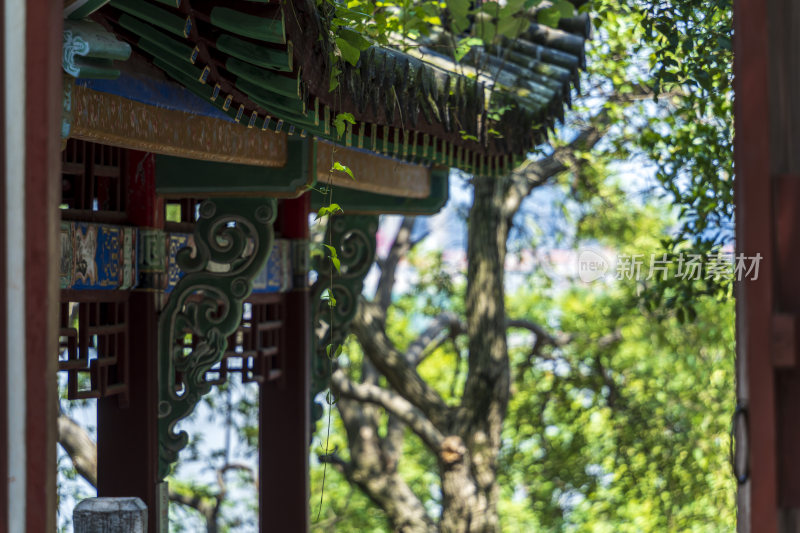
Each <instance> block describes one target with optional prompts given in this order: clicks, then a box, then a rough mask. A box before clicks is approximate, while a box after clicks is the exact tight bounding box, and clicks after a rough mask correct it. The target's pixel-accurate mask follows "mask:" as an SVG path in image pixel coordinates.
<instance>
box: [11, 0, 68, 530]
mask: <svg viewBox="0 0 800 533" xmlns="http://www.w3.org/2000/svg"><path fill="white" fill-rule="evenodd" d="M4 8H5V17H6V19H5V22H6V23H7V24H8V23H10V19H11V18H12V17H11V16H12V15H13V16H14V17H18V16H19V13H20V12H21V10H22V12H24V14H25V16H24V20H20V21H19V23H21V24H17V29H16V30H15V31H14V33H15V34H18V33H17V32H18V31H19V29H18V28H19V26H22V27H24V30H23V31H24V34H23V38H24V41H22V42H16V43H14V47H15V50H16V51H15V52H14V53H15V54H20V52H19V50H20V48H21V49H22V53H21V54H20V55H21V56H24V65H18V66H17V68H19V67H22V69H21V70H13V69H14V66H13V65H5V61H4V62H3V63H4V65H5V66H4V67H3V68H8V69H9V70H8V71H6V78H5V81H6V82H8V81H9V79H13V80H14V81H13V84H14V85H16V86H18V84H19V83H20V81H21V80H22V81H24V98H25V101H24V106H21V107H14V108H6V110H5V112H6V113H7V114H10V113H13V114H14V115H12V116H15V117H16V119H15V120H16V121H18V122H17V124H19V125H20V127H19V129H16V130H15V129H13V128H12V129H11V130H9V131H6V135H17V136H20V137H22V132H23V131H24V141H22V143H21V144H22V146H24V150H22V154H24V155H23V156H22V157H23V158H24V159H23V160H22V167H21V168H19V167H18V168H17V169H16V171H15V174H14V175H7V176H6V178H7V179H8V180H10V181H14V182H16V184H17V185H18V186H19V187H21V188H22V190H23V196H24V198H23V201H22V202H21V203H20V204H19V205H18V206H15V209H21V211H22V213H23V216H21V217H19V218H18V219H17V220H14V221H10V223H13V224H15V225H16V226H17V228H20V227H21V228H24V229H23V235H24V241H23V242H24V246H23V249H16V250H14V251H12V252H10V253H13V254H15V255H16V256H17V257H20V256H19V255H17V254H20V253H21V254H23V255H22V257H23V258H24V272H23V273H22V274H21V276H20V277H19V278H17V279H16V280H14V285H15V291H18V289H19V288H20V287H24V306H23V307H24V310H21V309H19V308H17V309H16V313H17V314H18V315H20V316H19V317H16V318H15V319H14V320H15V321H16V323H17V325H22V326H23V327H22V329H21V330H20V331H21V332H24V349H22V348H21V347H20V346H14V347H12V346H7V350H8V351H7V354H6V355H7V357H8V359H9V360H10V359H12V358H13V359H14V360H15V363H14V365H15V367H14V368H15V372H14V373H12V374H11V375H8V378H9V380H12V379H14V380H16V379H18V378H19V379H20V380H21V382H23V383H24V384H22V383H16V384H15V387H19V386H20V385H21V386H22V391H23V394H21V395H19V396H18V397H17V398H15V399H14V401H15V402H19V403H11V404H10V405H8V408H9V416H10V414H11V413H12V412H13V413H14V416H15V417H18V416H19V413H24V419H23V420H22V423H21V424H17V425H16V427H15V429H14V431H13V432H12V431H11V428H10V427H9V438H14V439H24V450H21V452H20V451H19V450H18V452H20V454H19V455H16V459H19V463H15V462H14V461H15V458H14V457H12V458H11V461H12V462H10V463H9V465H8V468H9V470H12V468H13V471H14V472H15V473H17V472H19V473H21V475H20V476H19V477H17V476H16V475H13V476H12V475H10V476H9V477H8V478H7V479H8V482H9V485H8V487H9V491H14V493H15V496H14V497H13V499H12V498H10V501H13V502H15V503H14V506H11V505H10V506H9V509H8V515H9V520H10V524H13V526H10V529H12V528H13V529H14V530H18V531H23V530H24V531H26V532H30V533H39V532H50V531H53V530H54V529H55V527H56V513H55V506H56V488H55V476H56V461H55V458H56V420H55V419H56V405H57V404H56V400H57V394H58V392H57V388H56V379H55V377H56V354H57V346H58V339H57V333H56V332H57V331H58V274H57V264H56V263H57V261H56V260H55V258H56V257H58V255H59V254H58V223H59V213H58V202H59V198H60V188H61V187H60V159H61V158H60V154H59V152H60V136H59V132H60V122H61V107H62V92H61V84H62V76H63V74H62V71H61V47H62V40H63V37H62V31H61V28H62V15H61V11H62V9H63V4H62V2H61V1H60V0H28V1H27V2H14V1H11V0H6V1H5V2H4ZM42 28H46V29H47V30H46V31H42ZM6 33H7V32H6V31H5V28H4V31H3V36H4V38H5V34H6ZM7 46H9V47H8V48H6V52H9V51H11V46H10V44H9V43H7ZM7 87H8V85H7ZM5 105H6V103H5V102H4V103H3V106H5ZM6 116H9V115H6ZM22 124H24V130H23V129H22V126H21V125H22ZM6 155H9V154H8V153H7V154H6ZM19 157H20V156H19V155H15V158H19ZM23 169H24V171H23ZM6 200H7V201H8V202H10V201H11V198H8V197H7V198H6ZM6 227H7V226H5V225H4V230H5V228H6ZM7 244H8V243H7ZM4 282H5V280H4ZM7 312H8V313H11V312H14V310H13V309H7ZM7 318H8V317H7ZM20 323H21V324H20ZM6 333H11V332H10V331H7V332H6ZM4 340H5V339H4ZM12 349H13V350H14V351H13V353H12V351H11V350H12ZM9 363H10V361H9ZM20 365H21V366H20ZM17 370H22V372H20V373H19V375H17V372H16V371H17ZM20 426H21V427H20ZM20 430H21V431H20ZM21 469H24V473H22V472H23V470H21ZM9 474H11V472H9ZM12 477H13V479H12ZM20 500H21V501H20Z"/></svg>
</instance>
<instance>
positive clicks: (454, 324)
mask: <svg viewBox="0 0 800 533" xmlns="http://www.w3.org/2000/svg"><path fill="white" fill-rule="evenodd" d="M447 332H450V333H451V334H460V333H463V332H464V326H463V324H462V322H461V319H459V317H458V315H456V314H455V313H451V312H446V313H442V314H440V315H439V316H437V317H436V318H435V319H434V321H433V324H431V325H430V326H428V329H426V330H425V331H423V332H422V333H421V334H420V336H419V337H417V339H416V340H415V341H414V342H412V343H411V344H410V345H409V346H408V349H407V350H406V360H407V361H408V362H409V363H410V364H412V365H414V366H417V365H419V364H420V363H421V362H422V359H423V355H424V354H425V353H426V352H429V351H430V350H429V348H430V347H431V346H432V345H433V344H435V345H436V346H438V345H439V344H441V343H442V342H444V340H445V339H446V338H447V336H446V335H442V334H443V333H447Z"/></svg>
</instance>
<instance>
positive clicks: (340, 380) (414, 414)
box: [331, 370, 444, 453]
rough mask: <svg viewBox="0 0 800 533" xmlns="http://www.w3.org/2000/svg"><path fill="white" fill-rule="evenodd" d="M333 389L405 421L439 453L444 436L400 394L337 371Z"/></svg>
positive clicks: (333, 377) (333, 379) (334, 376)
mask: <svg viewBox="0 0 800 533" xmlns="http://www.w3.org/2000/svg"><path fill="white" fill-rule="evenodd" d="M331 387H332V388H333V390H334V391H335V392H338V393H339V394H341V395H342V396H343V397H345V398H350V399H353V400H358V401H360V402H367V403H372V404H376V405H379V406H381V407H383V408H384V409H386V411H387V412H389V413H391V414H393V415H395V416H396V417H397V418H399V419H400V420H402V421H403V423H405V424H406V425H407V426H408V427H409V428H411V431H413V432H414V433H416V434H417V435H418V436H419V438H421V439H422V441H423V442H424V443H425V444H426V445H427V446H428V447H429V448H430V449H431V451H433V452H434V453H439V450H440V448H441V445H442V441H443V440H444V435H443V434H442V432H441V431H439V430H438V429H437V428H436V426H434V425H433V423H432V422H431V421H430V420H428V418H427V417H426V416H425V414H424V413H423V412H422V411H420V410H419V409H418V408H417V407H415V406H414V405H413V404H412V403H411V402H409V401H408V400H406V399H405V398H403V397H402V396H400V395H399V394H397V393H395V392H393V391H390V390H389V389H385V388H383V387H379V386H377V385H372V384H369V383H360V384H356V383H353V382H352V381H351V380H350V379H348V378H347V376H345V374H344V372H343V371H341V370H337V371H336V372H334V373H333V375H332V377H331Z"/></svg>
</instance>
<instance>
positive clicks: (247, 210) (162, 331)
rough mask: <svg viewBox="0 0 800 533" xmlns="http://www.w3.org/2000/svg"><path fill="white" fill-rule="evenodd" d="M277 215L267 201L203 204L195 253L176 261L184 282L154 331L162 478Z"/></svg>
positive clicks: (264, 253)
mask: <svg viewBox="0 0 800 533" xmlns="http://www.w3.org/2000/svg"><path fill="white" fill-rule="evenodd" d="M275 211H276V209H275V201H274V200H270V199H265V198H264V199H253V198H246V199H245V198H225V199H215V200H206V201H205V202H203V203H202V204H201V205H200V209H199V215H200V218H199V220H198V221H197V224H196V226H195V231H194V238H195V247H196V251H195V253H194V254H193V253H192V251H191V250H190V249H189V248H184V249H182V250H180V251H179V252H178V254H177V256H176V260H177V263H178V266H179V267H180V268H181V270H183V272H184V273H185V275H184V277H183V278H181V280H180V281H179V282H178V284H177V285H176V286H175V288H174V289H173V291H172V293H171V294H170V297H169V300H168V301H167V304H166V306H165V308H164V310H163V311H162V313H161V316H160V317H159V324H158V357H159V362H158V417H159V420H158V432H159V435H158V437H159V439H158V440H159V453H158V456H159V464H158V475H159V479H162V480H163V479H164V477H166V476H167V474H169V470H170V465H171V464H172V463H174V462H175V461H176V460H177V459H178V453H179V452H180V450H181V449H183V448H184V447H185V446H186V444H187V442H188V439H189V436H188V435H187V433H186V432H185V431H180V432H178V431H176V429H175V424H176V423H177V422H178V421H180V420H182V419H184V418H186V417H187V416H189V414H190V413H191V412H192V411H193V410H194V407H195V405H196V404H197V402H198V401H199V400H200V397H201V396H202V395H204V394H206V393H207V392H208V391H209V390H210V389H211V385H209V384H208V383H207V382H206V380H205V373H206V372H207V371H208V370H209V369H210V368H211V367H212V366H213V365H214V364H216V363H217V362H219V361H220V359H221V358H222V354H223V353H224V351H225V349H226V347H227V337H228V336H229V335H230V334H232V333H233V332H234V331H235V330H236V328H237V327H238V326H239V323H240V322H241V319H242V304H243V302H244V299H245V298H247V296H248V295H249V294H250V291H251V290H252V286H253V285H252V281H253V278H254V277H255V276H256V274H257V273H258V272H259V271H260V270H262V269H263V268H264V265H265V264H266V261H267V257H268V255H269V252H270V250H271V249H272V244H273V241H274V232H273V229H272V222H273V220H274V218H275ZM188 335H191V342H190V343H187V339H188V337H187V336H188ZM178 376H180V379H178Z"/></svg>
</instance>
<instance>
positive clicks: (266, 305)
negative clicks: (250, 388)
mask: <svg viewBox="0 0 800 533" xmlns="http://www.w3.org/2000/svg"><path fill="white" fill-rule="evenodd" d="M283 324H284V305H283V296H282V295H281V294H264V295H256V296H254V297H253V298H251V300H250V301H248V302H245V304H244V314H243V317H242V324H241V326H239V329H238V330H236V332H235V333H234V334H233V335H231V336H230V337H228V350H227V351H226V352H225V354H224V356H223V358H222V361H220V362H219V363H218V364H217V365H215V366H214V367H213V368H212V369H211V370H210V371H209V372H207V373H206V380H207V381H208V382H209V383H211V384H214V385H221V384H223V383H225V382H226V380H227V379H228V376H229V375H232V374H239V375H240V376H241V379H242V382H243V383H250V382H258V383H264V382H266V381H273V380H277V379H279V378H280V377H281V375H282V368H283V356H284V345H285V343H284V328H283Z"/></svg>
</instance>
